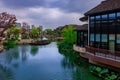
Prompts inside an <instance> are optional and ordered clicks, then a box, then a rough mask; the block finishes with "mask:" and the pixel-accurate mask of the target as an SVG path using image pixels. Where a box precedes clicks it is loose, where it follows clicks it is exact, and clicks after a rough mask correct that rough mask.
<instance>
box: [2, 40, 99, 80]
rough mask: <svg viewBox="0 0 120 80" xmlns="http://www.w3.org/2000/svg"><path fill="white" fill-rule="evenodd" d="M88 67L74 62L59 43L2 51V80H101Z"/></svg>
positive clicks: (23, 46) (18, 47) (25, 46)
mask: <svg viewBox="0 0 120 80" xmlns="http://www.w3.org/2000/svg"><path fill="white" fill-rule="evenodd" d="M84 63H85V62H84ZM88 68H89V67H88V66H87V65H84V64H81V66H77V65H74V64H71V62H70V61H69V60H68V57H66V56H64V55H62V54H60V53H59V50H58V48H57V44H56V42H52V43H51V44H49V45H44V46H30V45H20V46H16V47H15V48H12V49H9V50H7V51H4V52H2V53H1V54H0V80H99V79H98V78H97V77H95V76H94V75H92V74H91V73H90V72H89V69H88Z"/></svg>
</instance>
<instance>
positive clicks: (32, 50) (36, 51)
mask: <svg viewBox="0 0 120 80" xmlns="http://www.w3.org/2000/svg"><path fill="white" fill-rule="evenodd" d="M38 48H39V47H38V46H32V47H31V51H30V53H31V55H32V56H35V55H36V54H37V53H38Z"/></svg>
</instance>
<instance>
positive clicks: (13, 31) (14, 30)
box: [5, 26, 22, 39]
mask: <svg viewBox="0 0 120 80" xmlns="http://www.w3.org/2000/svg"><path fill="white" fill-rule="evenodd" d="M21 32H22V29H21V28H19V27H17V26H12V27H11V28H9V29H7V30H6V31H5V33H6V35H7V36H8V38H11V36H12V38H13V39H18V38H19V36H20V33H21Z"/></svg>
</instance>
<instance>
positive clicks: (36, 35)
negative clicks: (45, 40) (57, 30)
mask: <svg viewBox="0 0 120 80" xmlns="http://www.w3.org/2000/svg"><path fill="white" fill-rule="evenodd" d="M40 32H41V29H40V28H39V27H37V28H36V27H34V28H32V29H31V30H30V36H31V37H32V38H33V39H38V38H39V35H40Z"/></svg>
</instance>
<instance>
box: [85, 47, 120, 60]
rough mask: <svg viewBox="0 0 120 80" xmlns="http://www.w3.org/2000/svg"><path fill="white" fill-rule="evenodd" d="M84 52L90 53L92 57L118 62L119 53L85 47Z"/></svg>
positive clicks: (119, 58)
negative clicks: (97, 56)
mask: <svg viewBox="0 0 120 80" xmlns="http://www.w3.org/2000/svg"><path fill="white" fill-rule="evenodd" d="M86 51H87V52H90V53H91V54H93V55H99V56H103V57H106V58H112V59H115V60H120V52H119V51H111V50H106V49H100V48H94V47H90V46H86Z"/></svg>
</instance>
